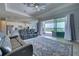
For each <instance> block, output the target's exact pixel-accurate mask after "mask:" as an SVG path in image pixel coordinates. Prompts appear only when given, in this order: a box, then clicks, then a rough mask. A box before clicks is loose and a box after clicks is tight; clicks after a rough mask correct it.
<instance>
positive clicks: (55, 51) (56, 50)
mask: <svg viewBox="0 0 79 59" xmlns="http://www.w3.org/2000/svg"><path fill="white" fill-rule="evenodd" d="M24 42H25V43H26V44H32V45H33V54H34V55H36V56H71V55H72V54H73V51H72V50H73V49H72V48H73V46H72V45H71V44H66V43H62V42H58V41H55V40H51V39H49V38H45V37H37V38H32V39H28V40H24Z"/></svg>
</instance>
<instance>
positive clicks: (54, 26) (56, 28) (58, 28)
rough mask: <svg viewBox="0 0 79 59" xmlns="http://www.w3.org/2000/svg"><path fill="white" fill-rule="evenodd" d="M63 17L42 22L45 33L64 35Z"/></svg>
mask: <svg viewBox="0 0 79 59" xmlns="http://www.w3.org/2000/svg"><path fill="white" fill-rule="evenodd" d="M65 19H66V17H63V18H58V19H52V20H48V21H45V22H44V32H45V33H56V35H58V36H60V35H61V36H62V37H64V32H65Z"/></svg>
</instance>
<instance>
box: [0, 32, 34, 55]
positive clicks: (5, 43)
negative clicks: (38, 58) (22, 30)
mask: <svg viewBox="0 0 79 59" xmlns="http://www.w3.org/2000/svg"><path fill="white" fill-rule="evenodd" d="M32 55H33V46H32V45H31V44H25V45H23V46H21V47H19V48H16V49H15V50H12V45H11V42H10V39H9V37H8V36H6V35H5V34H4V33H2V32H0V56H32Z"/></svg>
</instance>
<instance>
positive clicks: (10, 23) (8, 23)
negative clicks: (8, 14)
mask: <svg viewBox="0 0 79 59" xmlns="http://www.w3.org/2000/svg"><path fill="white" fill-rule="evenodd" d="M7 25H14V28H18V29H20V28H19V26H22V28H24V27H25V24H24V23H20V22H7Z"/></svg>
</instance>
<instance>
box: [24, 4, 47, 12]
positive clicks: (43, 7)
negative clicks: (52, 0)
mask: <svg viewBox="0 0 79 59" xmlns="http://www.w3.org/2000/svg"><path fill="white" fill-rule="evenodd" d="M24 5H26V6H27V7H31V8H35V9H36V10H37V11H40V10H44V9H45V7H46V6H45V5H46V4H45V3H24Z"/></svg>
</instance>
